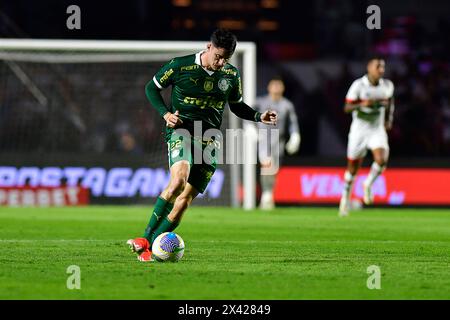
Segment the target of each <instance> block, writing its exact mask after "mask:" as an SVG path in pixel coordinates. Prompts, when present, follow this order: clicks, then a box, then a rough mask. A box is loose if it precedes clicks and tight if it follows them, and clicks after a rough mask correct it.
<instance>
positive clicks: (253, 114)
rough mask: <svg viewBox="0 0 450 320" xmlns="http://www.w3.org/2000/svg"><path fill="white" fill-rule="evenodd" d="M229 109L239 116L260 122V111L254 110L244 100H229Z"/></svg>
mask: <svg viewBox="0 0 450 320" xmlns="http://www.w3.org/2000/svg"><path fill="white" fill-rule="evenodd" d="M229 105H230V110H231V112H233V113H234V114H235V115H236V116H238V117H239V118H242V119H244V120H250V121H254V122H261V120H262V119H261V112H259V111H256V110H254V109H253V108H251V107H250V106H249V105H247V104H245V103H244V102H242V101H241V102H229Z"/></svg>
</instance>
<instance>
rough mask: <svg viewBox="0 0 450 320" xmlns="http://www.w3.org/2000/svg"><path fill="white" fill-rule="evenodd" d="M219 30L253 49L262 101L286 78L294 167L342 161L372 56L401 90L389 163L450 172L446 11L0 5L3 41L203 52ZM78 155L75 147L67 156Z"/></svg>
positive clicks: (281, 4)
mask: <svg viewBox="0 0 450 320" xmlns="http://www.w3.org/2000/svg"><path fill="white" fill-rule="evenodd" d="M71 4H76V5H78V6H80V8H81V15H82V19H81V30H68V29H67V28H66V19H67V17H68V14H66V8H67V7H68V6H69V5H71ZM371 4H377V5H379V6H380V8H381V17H382V28H381V30H368V29H367V28H366V19H367V18H368V16H369V15H368V14H367V13H366V8H367V7H368V6H369V5H371ZM217 27H225V28H228V29H231V30H232V31H233V32H235V34H236V35H237V37H238V40H239V41H253V42H255V43H256V44H257V48H258V87H257V90H258V94H259V95H260V94H264V93H265V86H266V83H267V81H268V80H269V79H270V77H271V76H273V75H275V74H281V75H282V76H283V77H284V78H285V80H286V85H287V91H286V96H287V97H288V98H289V99H291V100H292V101H293V102H294V104H295V106H296V110H297V113H298V117H299V124H300V129H301V133H302V147H301V150H300V152H299V153H298V154H297V155H295V156H293V157H288V159H287V161H288V162H289V161H294V160H295V159H300V158H301V157H302V156H303V157H309V156H310V157H322V156H330V157H336V158H342V159H343V158H344V157H345V147H346V143H347V133H348V128H349V125H350V121H351V116H350V115H346V114H344V113H343V111H342V107H343V102H344V98H345V94H346V92H347V90H348V87H349V86H350V84H351V83H352V81H353V80H354V79H356V78H357V77H360V76H362V75H363V74H364V72H365V63H366V59H367V57H368V56H369V55H371V54H373V53H378V54H382V55H383V56H384V57H385V58H386V63H387V72H386V77H388V78H390V79H391V80H392V81H393V82H394V84H395V86H396V91H395V97H396V111H395V124H394V129H393V130H392V132H391V133H390V146H391V156H392V158H393V159H394V160H395V159H396V158H397V159H398V158H402V159H404V158H409V159H423V160H424V161H425V160H426V159H428V160H429V159H436V160H440V162H442V161H444V162H445V161H446V160H447V159H448V158H449V157H450V79H449V69H450V54H449V49H450V48H449V44H450V41H448V35H449V34H450V2H449V1H444V0H430V1H418V0H416V1H412V0H409V1H407V0H397V1H356V0H347V1H337V0H335V1H331V0H322V1H319V0H318V1H301V2H299V1H287V0H246V1H242V0H241V1H239V0H224V1H206V0H151V1H144V0H129V1H114V2H111V1H75V0H74V1H60V0H44V1H24V0H15V1H2V2H1V3H0V36H1V37H3V38H41V39H43V38H46V39H47V38H51V39H116V40H119V39H122V40H199V41H205V42H206V41H208V38H209V35H210V33H211V31H212V30H214V29H215V28H217ZM0 41H1V40H0ZM305 68H306V69H305ZM305 70H307V71H308V72H310V73H307V72H304V71H305ZM311 76H313V79H312V78H310V77H311ZM150 77H151V75H149V78H150ZM312 80H314V81H312ZM312 83H314V85H310V84H312ZM0 89H1V88H0ZM1 102H2V100H1V91H0V103H1ZM1 107H3V106H1ZM3 119H4V118H3ZM0 125H1V126H0V130H3V131H2V136H3V137H5V136H8V132H5V130H11V128H10V127H11V126H10V125H9V126H8V128H7V129H5V121H3V122H0ZM74 130H75V129H74ZM113 139H114V138H113ZM330 139H331V140H330ZM330 141H332V142H331V143H330ZM137 142H138V144H140V148H141V149H142V150H143V152H145V151H146V148H147V147H146V146H147V144H148V143H147V142H146V141H145V140H143V139H139V138H137ZM115 145H117V144H115V143H110V144H109V146H110V147H106V149H104V150H103V152H113V153H114V152H121V150H119V149H117V148H116V147H114V146H115ZM75 146H76V143H75V144H74V143H73V141H72V142H71V145H70V147H69V149H70V148H72V147H73V148H75ZM20 147H21V146H20V142H18V141H17V143H8V142H5V141H4V140H3V142H2V141H0V149H1V150H3V151H15V149H20ZM63 149H64V148H63ZM75 151H77V150H75ZM428 160H427V161H428ZM343 163H344V162H343Z"/></svg>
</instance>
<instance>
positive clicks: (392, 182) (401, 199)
mask: <svg viewBox="0 0 450 320" xmlns="http://www.w3.org/2000/svg"><path fill="white" fill-rule="evenodd" d="M344 170H345V169H343V168H337V167H283V168H281V169H280V172H279V174H278V176H277V181H276V184H275V195H274V197H275V201H276V202H278V203H291V204H295V203H330V204H331V203H336V204H337V203H338V202H339V199H340V196H341V192H342V188H343V183H344V181H343V175H344ZM368 170H369V169H368V168H365V169H361V170H360V172H359V173H358V176H357V178H356V179H355V182H354V185H353V193H352V198H358V199H362V196H363V188H362V183H363V181H364V179H365V178H366V177H367V174H368ZM372 192H373V194H374V196H375V203H378V204H391V205H450V169H423V168H420V169H419V168H417V169H409V168H408V169H399V168H388V169H387V170H386V171H385V172H384V173H383V174H382V175H381V176H380V177H378V179H377V180H376V181H375V183H374V185H373V187H372Z"/></svg>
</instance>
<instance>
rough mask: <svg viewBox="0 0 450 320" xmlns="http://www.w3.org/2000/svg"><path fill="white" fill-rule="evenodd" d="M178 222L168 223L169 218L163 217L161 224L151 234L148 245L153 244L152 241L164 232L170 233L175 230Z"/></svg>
mask: <svg viewBox="0 0 450 320" xmlns="http://www.w3.org/2000/svg"><path fill="white" fill-rule="evenodd" d="M178 224H179V222H178V221H174V222H173V221H170V220H169V217H167V216H166V217H165V218H164V219H163V220H162V221H161V223H160V224H159V226H158V228H156V230H155V231H154V232H153V235H152V238H151V240H150V245H152V244H153V241H155V239H156V238H157V237H158V236H159V235H160V234H161V233H164V232H171V231H173V230H175V228H176V227H178Z"/></svg>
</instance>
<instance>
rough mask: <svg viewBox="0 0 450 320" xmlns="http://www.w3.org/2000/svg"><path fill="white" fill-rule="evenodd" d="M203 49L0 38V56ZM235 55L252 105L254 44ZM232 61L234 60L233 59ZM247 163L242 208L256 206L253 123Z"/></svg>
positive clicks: (235, 173)
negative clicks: (18, 53) (20, 52)
mask: <svg viewBox="0 0 450 320" xmlns="http://www.w3.org/2000/svg"><path fill="white" fill-rule="evenodd" d="M205 47H206V41H205V42H200V41H122V40H120V41H119V40H49V39H0V53H1V52H5V51H6V52H7V51H35V52H38V51H45V50H51V51H70V52H91V51H95V52H102V51H104V52H114V53H121V52H133V53H146V52H147V53H151V52H155V51H157V52H162V51H163V52H164V54H165V53H166V52H167V55H168V58H170V57H171V53H175V52H176V53H179V52H183V51H186V52H187V53H192V52H196V51H200V50H202V49H204V48H205ZM235 52H236V53H239V54H242V68H241V71H242V74H243V76H242V82H243V89H244V90H243V98H244V101H245V103H247V104H248V105H250V106H252V105H254V103H255V99H256V45H255V43H253V42H238V44H237V47H236V51H235ZM234 59H236V58H235V57H234ZM230 125H231V128H234V129H237V128H239V119H238V118H237V117H235V116H234V115H231V116H230ZM243 129H244V132H245V135H244V136H245V138H244V143H243V146H244V148H245V154H246V161H245V163H244V164H243V181H242V183H243V187H244V198H243V208H244V209H246V210H251V209H254V208H255V206H256V196H255V195H256V163H257V147H256V145H257V130H256V128H255V126H254V124H253V123H250V122H248V121H246V123H244V128H243ZM230 172H231V192H232V195H231V199H232V206H233V207H239V187H238V186H239V180H240V173H239V166H238V165H237V164H233V165H231V168H230Z"/></svg>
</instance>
